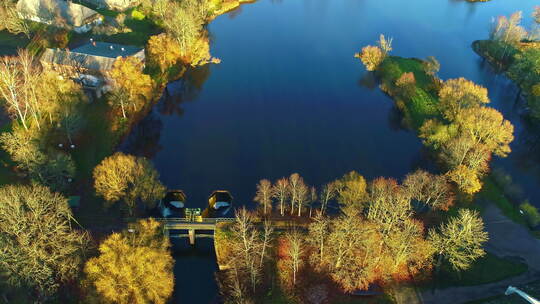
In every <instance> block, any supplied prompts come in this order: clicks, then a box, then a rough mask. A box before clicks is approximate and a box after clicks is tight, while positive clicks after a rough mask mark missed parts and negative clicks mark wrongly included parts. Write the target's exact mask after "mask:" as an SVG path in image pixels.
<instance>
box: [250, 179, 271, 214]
mask: <svg viewBox="0 0 540 304" xmlns="http://www.w3.org/2000/svg"><path fill="white" fill-rule="evenodd" d="M253 200H254V201H255V202H257V203H259V204H260V205H261V206H262V209H263V213H264V214H265V215H266V213H267V211H272V183H271V182H270V181H269V180H267V179H261V180H260V181H259V184H257V192H256V194H255V198H253Z"/></svg>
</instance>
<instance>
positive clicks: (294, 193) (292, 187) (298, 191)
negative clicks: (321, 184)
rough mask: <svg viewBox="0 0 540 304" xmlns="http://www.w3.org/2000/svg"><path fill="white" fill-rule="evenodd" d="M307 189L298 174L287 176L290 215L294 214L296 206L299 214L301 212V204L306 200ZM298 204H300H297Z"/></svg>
mask: <svg viewBox="0 0 540 304" xmlns="http://www.w3.org/2000/svg"><path fill="white" fill-rule="evenodd" d="M307 195H308V187H307V186H306V183H305V182H304V179H303V178H302V177H301V176H300V174H298V173H293V174H291V176H289V199H290V203H291V215H292V214H294V211H295V206H298V210H300V211H299V212H301V211H302V209H301V208H302V204H304V203H305V201H306V200H307ZM299 202H300V203H299Z"/></svg>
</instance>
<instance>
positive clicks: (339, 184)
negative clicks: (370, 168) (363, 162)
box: [335, 171, 367, 213]
mask: <svg viewBox="0 0 540 304" xmlns="http://www.w3.org/2000/svg"><path fill="white" fill-rule="evenodd" d="M335 187H336V193H337V200H338V202H339V203H340V204H341V205H343V206H346V207H345V208H343V211H344V212H352V213H355V212H358V211H360V210H361V208H362V204H363V203H364V202H365V200H366V197H367V192H366V187H367V183H366V179H365V178H364V177H363V176H362V175H360V174H359V173H358V172H356V171H351V172H349V173H347V174H345V175H344V176H343V177H342V178H340V179H338V180H336V181H335ZM355 210H356V211H355Z"/></svg>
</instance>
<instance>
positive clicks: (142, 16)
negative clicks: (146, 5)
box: [131, 10, 146, 20]
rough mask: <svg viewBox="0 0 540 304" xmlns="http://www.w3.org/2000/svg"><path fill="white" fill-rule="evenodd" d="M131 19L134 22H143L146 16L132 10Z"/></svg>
mask: <svg viewBox="0 0 540 304" xmlns="http://www.w3.org/2000/svg"><path fill="white" fill-rule="evenodd" d="M131 18H133V19H135V20H143V19H144V18H146V16H145V15H144V14H143V13H141V12H139V11H138V10H133V11H132V12H131Z"/></svg>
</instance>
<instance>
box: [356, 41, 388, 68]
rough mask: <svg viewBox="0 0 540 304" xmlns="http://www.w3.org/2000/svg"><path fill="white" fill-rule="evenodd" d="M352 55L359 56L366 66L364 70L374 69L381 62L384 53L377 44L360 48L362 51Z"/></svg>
mask: <svg viewBox="0 0 540 304" xmlns="http://www.w3.org/2000/svg"><path fill="white" fill-rule="evenodd" d="M354 57H356V58H359V59H360V60H361V61H362V63H363V64H364V65H365V66H366V70H368V71H375V70H376V69H377V67H378V66H379V65H380V64H381V63H382V62H383V60H384V57H385V54H384V52H383V50H381V48H380V47H378V46H372V45H368V46H366V47H364V48H362V52H360V53H356V54H355V55H354Z"/></svg>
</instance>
